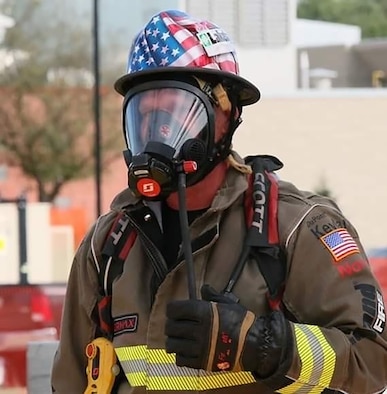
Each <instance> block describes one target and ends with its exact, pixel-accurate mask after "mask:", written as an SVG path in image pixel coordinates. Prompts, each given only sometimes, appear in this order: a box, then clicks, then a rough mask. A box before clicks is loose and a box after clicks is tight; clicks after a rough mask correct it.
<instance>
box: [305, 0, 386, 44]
mask: <svg viewBox="0 0 387 394" xmlns="http://www.w3.org/2000/svg"><path fill="white" fill-rule="evenodd" d="M297 12H298V17H299V18H305V19H313V20H322V21H328V22H336V23H345V24H351V25H357V26H360V27H361V29H362V36H363V38H372V37H387V1H386V0H301V1H300V2H299V4H298V10H297Z"/></svg>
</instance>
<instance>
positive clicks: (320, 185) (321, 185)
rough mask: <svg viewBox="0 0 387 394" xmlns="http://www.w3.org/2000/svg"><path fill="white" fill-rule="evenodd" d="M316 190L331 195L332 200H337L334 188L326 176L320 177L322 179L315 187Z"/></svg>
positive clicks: (326, 195) (324, 194)
mask: <svg viewBox="0 0 387 394" xmlns="http://www.w3.org/2000/svg"><path fill="white" fill-rule="evenodd" d="M314 192H315V193H316V194H318V195H320V196H324V197H329V198H331V199H332V200H335V198H334V196H333V193H332V190H331V189H330V188H329V186H328V184H327V180H326V179H325V177H321V178H320V181H319V183H318V185H317V186H316V187H315V189H314Z"/></svg>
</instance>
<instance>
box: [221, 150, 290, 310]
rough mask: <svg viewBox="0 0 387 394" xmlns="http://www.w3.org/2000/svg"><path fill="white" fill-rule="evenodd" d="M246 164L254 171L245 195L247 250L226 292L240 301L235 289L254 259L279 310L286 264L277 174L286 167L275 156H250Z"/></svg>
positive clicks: (274, 306) (271, 304) (245, 244)
mask: <svg viewBox="0 0 387 394" xmlns="http://www.w3.org/2000/svg"><path fill="white" fill-rule="evenodd" d="M245 161H246V163H247V164H249V165H251V167H252V170H253V174H252V177H251V178H252V179H251V183H250V188H249V190H248V191H247V192H246V195H245V198H246V200H245V210H246V211H247V212H246V218H247V225H248V230H247V234H246V238H245V242H244V245H243V250H242V252H241V255H240V257H239V260H238V262H237V264H236V266H235V268H234V271H233V273H232V275H231V278H230V281H229V283H228V285H227V286H226V288H225V290H224V292H225V294H227V295H228V296H229V297H231V298H233V299H235V300H236V301H237V299H236V297H235V296H234V295H233V294H232V288H233V287H234V285H235V283H236V281H237V280H238V278H239V275H240V273H241V272H242V269H243V266H244V264H245V263H246V261H247V259H248V258H249V257H250V258H253V259H254V260H256V262H257V264H258V267H259V270H260V272H261V274H262V276H263V277H264V279H265V281H266V284H267V287H268V301H269V304H270V306H271V307H272V308H273V309H277V308H278V307H279V304H280V301H281V297H282V290H283V284H284V280H285V275H286V264H285V263H284V258H283V256H282V254H281V249H280V245H279V239H278V224H277V206H278V185H277V182H276V178H275V176H274V174H273V171H276V170H279V169H280V168H282V163H281V162H280V161H279V160H278V159H277V158H275V157H273V156H249V157H247V158H246V159H245Z"/></svg>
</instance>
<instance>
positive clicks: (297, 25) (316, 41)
mask: <svg viewBox="0 0 387 394" xmlns="http://www.w3.org/2000/svg"><path fill="white" fill-rule="evenodd" d="M293 39H294V45H295V46H296V47H299V48H302V47H315V46H326V45H355V44H358V43H359V42H360V41H361V28H360V27H359V26H355V25H345V24H342V23H332V22H324V21H313V20H308V19H296V20H295V22H294V24H293Z"/></svg>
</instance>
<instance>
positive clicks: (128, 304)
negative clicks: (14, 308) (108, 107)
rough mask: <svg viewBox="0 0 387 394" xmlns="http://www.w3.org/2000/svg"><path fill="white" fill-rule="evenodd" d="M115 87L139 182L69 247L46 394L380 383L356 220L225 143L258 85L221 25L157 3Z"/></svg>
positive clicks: (378, 312) (383, 379) (369, 282)
mask: <svg viewBox="0 0 387 394" xmlns="http://www.w3.org/2000/svg"><path fill="white" fill-rule="evenodd" d="M115 89H116V90H117V92H118V93H119V94H121V95H122V96H123V112H122V113H123V129H124V130H123V131H124V138H125V143H126V147H127V149H126V151H125V153H124V157H125V162H126V164H127V167H128V188H127V189H125V190H123V191H122V192H121V193H120V194H119V195H118V196H117V197H116V198H115V199H114V201H113V202H112V205H111V210H110V211H109V212H108V213H106V214H105V215H102V216H101V217H99V218H98V220H97V221H96V223H95V224H94V226H93V227H92V229H91V230H90V231H89V232H88V234H87V235H86V236H85V238H84V240H83V242H82V244H81V245H80V246H79V249H78V250H77V252H76V255H75V258H74V262H73V265H72V269H71V273H70V277H69V281H68V288H67V295H66V301H65V307H64V314H63V321H62V335H61V339H60V343H59V347H58V351H57V353H56V356H55V359H54V365H53V370H52V387H53V393H57V394H68V393H72V394H73V393H74V394H76V393H83V392H88V393H99V394H100V393H107V392H113V393H119V394H124V393H127V394H129V393H133V394H135V393H144V392H147V391H151V392H158V393H169V392H175V393H186V392H195V393H200V392H210V393H224V394H228V393H235V392H238V393H240V394H245V393H246V394H248V393H251V394H253V393H254V394H257V393H260V394H269V393H274V392H278V393H303V392H305V393H312V392H313V393H338V392H340V393H358V394H371V393H378V392H382V391H383V390H384V388H385V387H386V383H387V367H386V366H387V333H386V329H385V323H386V314H385V306H384V301H383V297H382V294H381V290H380V288H379V286H378V283H377V281H376V280H375V278H374V276H373V275H372V273H371V271H370V268H369V265H368V261H367V257H366V255H365V252H364V249H363V247H362V245H361V242H360V240H359V236H358V234H357V231H356V229H355V228H354V226H353V225H352V224H351V222H350V221H349V220H348V218H346V217H345V216H344V215H343V213H342V212H341V210H340V208H339V207H338V206H337V205H336V204H335V203H334V202H333V201H331V200H329V199H328V198H326V197H322V196H317V195H314V194H313V193H309V192H304V191H300V190H299V189H298V188H297V187H296V186H294V185H293V184H291V183H288V182H285V181H283V180H279V179H278V176H276V171H278V170H279V169H280V168H281V166H282V163H281V162H280V161H279V160H278V159H277V158H275V157H272V156H257V157H252V158H249V159H247V160H243V159H242V158H241V157H240V156H239V155H238V154H237V153H236V152H235V151H233V150H232V137H233V134H234V132H235V130H236V129H237V127H238V126H239V124H240V123H241V114H242V109H243V107H244V106H247V105H252V104H254V103H256V102H257V101H258V100H259V99H260V92H259V90H258V88H257V87H255V86H254V85H253V84H252V83H250V82H249V81H247V80H245V79H244V78H242V77H241V76H240V75H239V69H238V62H237V57H236V54H235V50H234V47H233V44H232V42H231V41H230V39H229V38H228V36H227V34H226V33H225V32H224V31H223V30H222V29H221V28H219V27H218V26H216V25H215V24H213V23H211V22H210V21H205V20H198V19H195V18H193V17H192V16H190V15H187V14H186V13H183V12H180V11H164V12H160V13H159V14H157V15H155V16H154V17H153V18H152V19H151V20H150V21H149V23H147V24H146V26H144V28H143V29H142V30H141V31H140V32H139V34H138V35H137V36H136V38H135V39H134V42H133V45H132V47H131V49H130V52H129V59H128V67H127V73H126V74H125V75H124V76H122V77H121V78H119V79H118V80H117V82H116V83H115ZM263 132H264V130H257V133H263ZM257 148H259V147H257ZM96 341H98V342H96ZM101 341H103V342H101ZM113 367H115V368H113ZM118 370H119V371H120V372H119V373H118V372H117V371H118ZM93 390H94V391H93Z"/></svg>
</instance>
